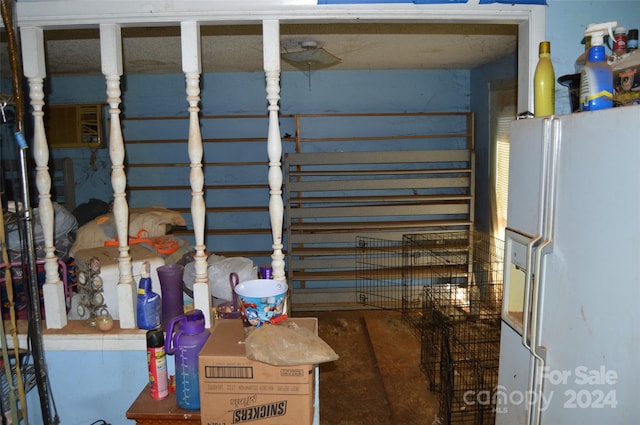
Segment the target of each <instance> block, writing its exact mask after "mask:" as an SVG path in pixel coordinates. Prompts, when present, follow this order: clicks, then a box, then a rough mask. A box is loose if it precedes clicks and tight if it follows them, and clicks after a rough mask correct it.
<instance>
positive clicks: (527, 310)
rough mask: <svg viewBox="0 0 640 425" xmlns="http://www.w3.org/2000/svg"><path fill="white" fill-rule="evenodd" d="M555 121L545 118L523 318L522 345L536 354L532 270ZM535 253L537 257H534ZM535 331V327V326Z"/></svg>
mask: <svg viewBox="0 0 640 425" xmlns="http://www.w3.org/2000/svg"><path fill="white" fill-rule="evenodd" d="M553 121H554V120H551V119H549V118H545V119H544V121H543V126H544V135H545V136H544V139H543V142H544V143H543V148H542V149H543V151H542V158H541V161H540V191H541V193H540V199H539V202H538V223H537V226H538V229H537V231H538V235H537V236H536V237H535V238H533V239H532V240H531V242H530V243H529V244H528V245H527V277H526V280H525V289H524V290H525V293H524V308H523V316H522V345H524V346H525V348H526V349H527V350H529V352H531V353H532V354H534V348H533V347H534V346H533V345H532V341H531V332H530V330H531V329H530V327H531V326H532V325H531V324H530V320H531V317H530V316H531V315H532V314H534V315H535V314H536V313H537V311H536V306H537V302H536V303H535V306H532V302H533V301H532V299H531V297H532V288H533V286H532V285H535V282H534V279H535V278H536V276H537V275H538V274H537V270H533V269H532V267H531V266H532V264H533V263H534V258H535V259H536V260H535V261H536V265H537V264H538V262H537V261H538V259H539V258H540V257H539V249H538V244H539V242H540V241H541V240H542V239H543V238H544V236H545V225H546V222H547V220H546V217H545V212H546V211H548V209H547V202H548V187H549V185H548V183H549V179H550V176H549V174H550V163H551V162H552V161H551V147H550V146H549V145H550V142H551V141H552V137H553V134H554V126H553V125H552V124H553ZM534 253H535V255H534ZM534 329H535V326H534Z"/></svg>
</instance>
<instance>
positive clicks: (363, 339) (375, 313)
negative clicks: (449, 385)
mask: <svg viewBox="0 0 640 425" xmlns="http://www.w3.org/2000/svg"><path fill="white" fill-rule="evenodd" d="M301 316H308V317H318V323H319V335H320V337H321V338H322V339H323V340H324V341H325V342H327V343H328V344H329V345H330V346H331V347H332V348H333V349H334V351H335V352H336V353H337V354H338V355H339V356H340V358H339V359H338V360H336V361H335V362H330V363H323V364H321V365H320V424H321V425H359V424H367V425H392V424H393V425H405V424H406V425H410V424H420V425H425V424H426V425H430V424H432V423H434V419H435V417H436V414H437V412H438V398H437V396H436V395H434V394H433V393H431V392H430V391H429V388H428V382H427V379H426V377H425V374H424V373H423V372H422V370H421V369H420V339H419V335H418V333H417V332H416V330H415V329H414V328H413V327H412V326H411V325H410V324H409V323H408V322H407V321H406V320H403V318H402V317H401V314H400V313H399V312H395V311H388V310H362V311H360V310H358V311H328V312H312V313H307V312H305V314H301ZM435 423H437V422H435Z"/></svg>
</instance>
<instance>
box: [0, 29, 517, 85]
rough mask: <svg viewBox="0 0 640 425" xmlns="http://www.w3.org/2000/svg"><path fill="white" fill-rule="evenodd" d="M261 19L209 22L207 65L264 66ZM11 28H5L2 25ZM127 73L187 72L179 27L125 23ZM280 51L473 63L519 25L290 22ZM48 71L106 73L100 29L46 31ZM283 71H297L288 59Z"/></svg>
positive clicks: (489, 56) (509, 42) (359, 59)
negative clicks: (305, 47) (308, 49)
mask: <svg viewBox="0 0 640 425" xmlns="http://www.w3.org/2000/svg"><path fill="white" fill-rule="evenodd" d="M261 28H262V27H261V26H260V25H222V26H202V28H201V36H202V38H201V46H202V68H203V72H205V73H209V72H256V71H262V69H263V67H262V36H261V31H262V29H261ZM2 31H4V30H2ZM122 38H123V59H124V72H125V74H134V73H135V74H140V73H180V72H181V54H180V29H179V27H177V26H176V27H146V28H123V30H122ZM280 39H281V51H282V52H283V53H284V52H287V51H296V50H301V47H300V43H301V42H303V41H309V40H311V41H315V42H317V44H318V47H321V48H324V49H325V50H326V51H328V52H329V53H331V54H333V55H335V56H337V57H338V58H340V59H341V62H340V63H339V64H337V65H335V66H332V67H330V68H327V69H329V70H387V69H472V68H474V67H476V66H479V65H482V64H485V63H488V62H491V61H494V60H496V59H499V58H501V57H503V56H506V55H509V54H510V53H513V52H514V51H515V50H516V48H517V27H516V26H515V25H506V24H502V25H490V24H425V23H419V24H389V23H382V24H374V23H355V24H354V23H340V24H304V25H303V24H300V25H296V24H290V25H282V26H281V31H280ZM45 43H46V44H45V47H46V52H47V56H46V63H47V75H49V76H52V75H88V74H100V73H101V68H100V43H99V32H98V30H97V29H82V30H47V31H45ZM0 61H1V63H0V72H1V77H2V78H5V79H9V77H10V74H9V73H10V67H9V60H8V53H7V38H6V34H2V37H1V39H0ZM282 70H283V71H289V70H296V68H295V67H293V66H292V65H290V64H288V63H286V62H284V61H282Z"/></svg>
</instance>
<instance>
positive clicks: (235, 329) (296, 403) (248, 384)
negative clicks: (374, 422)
mask: <svg viewBox="0 0 640 425" xmlns="http://www.w3.org/2000/svg"><path fill="white" fill-rule="evenodd" d="M288 320H290V321H294V322H295V323H296V324H297V325H298V326H301V327H305V328H307V329H311V330H312V331H313V332H314V333H315V334H317V332H318V319H317V318H295V319H288ZM265 326H272V325H265ZM244 339H245V330H244V325H243V323H242V320H241V319H228V320H218V321H216V324H215V326H214V327H213V329H212V332H211V336H210V337H209V339H208V340H207V342H206V344H205V345H204V347H202V350H201V351H200V355H199V379H200V415H201V418H202V419H201V421H202V425H231V424H244V423H247V424H249V425H305V424H306V425H309V424H311V423H312V422H313V420H314V399H315V365H313V364H309V365H303V366H285V367H279V366H272V365H269V364H266V363H262V362H258V361H255V360H250V359H248V358H247V356H246V351H245V346H244V344H243V342H244Z"/></svg>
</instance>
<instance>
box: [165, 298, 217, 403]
mask: <svg viewBox="0 0 640 425" xmlns="http://www.w3.org/2000/svg"><path fill="white" fill-rule="evenodd" d="M210 334H211V332H209V330H208V329H205V327H204V314H203V313H202V311H201V310H193V311H191V312H189V313H186V314H184V315H182V316H178V317H175V318H173V319H172V320H171V322H169V326H168V327H167V339H166V340H165V351H166V353H167V354H175V369H176V399H177V401H178V406H180V407H182V408H183V409H189V410H198V409H200V383H199V380H198V354H199V353H200V349H201V348H202V346H203V345H204V343H205V342H207V339H208V338H209V335H210Z"/></svg>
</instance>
